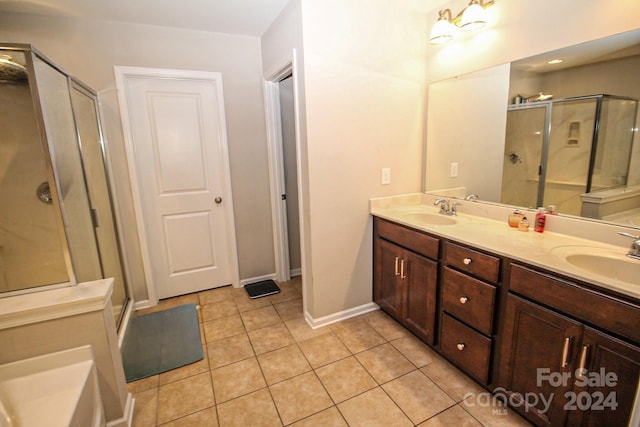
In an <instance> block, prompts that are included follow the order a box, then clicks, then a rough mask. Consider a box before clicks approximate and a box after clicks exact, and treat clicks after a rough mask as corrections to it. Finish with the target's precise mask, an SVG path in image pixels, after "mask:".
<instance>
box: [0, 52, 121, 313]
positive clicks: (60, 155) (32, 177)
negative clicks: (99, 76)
mask: <svg viewBox="0 0 640 427" xmlns="http://www.w3.org/2000/svg"><path fill="white" fill-rule="evenodd" d="M103 148H104V147H103V140H102V133H101V128H100V121H99V115H98V109H97V99H96V94H95V92H93V91H92V90H91V89H90V88H89V87H87V86H86V85H84V84H83V83H81V82H80V81H78V80H77V79H76V78H74V77H73V76H70V75H68V74H67V73H66V72H64V71H63V70H62V69H61V68H60V67H58V66H57V65H56V64H55V63H53V62H52V61H51V60H49V59H48V58H46V57H45V56H44V55H43V54H42V53H40V52H39V51H37V50H36V49H35V48H33V47H32V46H31V45H28V44H0V297H6V296H12V295H16V294H22V293H28V292H34V291H40V290H46V289H51V288H56V287H62V286H73V285H75V284H76V283H80V282H87V281H92V280H97V279H102V278H107V277H113V278H114V289H113V294H112V306H113V308H114V318H115V320H116V324H119V321H120V319H121V317H122V314H123V312H124V308H125V306H126V304H127V301H128V296H127V291H126V289H127V287H126V283H125V277H124V274H123V269H122V262H121V258H120V252H119V244H118V240H117V232H116V226H115V221H114V216H113V209H112V203H111V198H110V191H109V181H108V178H107V175H106V170H105V157H104V150H103Z"/></svg>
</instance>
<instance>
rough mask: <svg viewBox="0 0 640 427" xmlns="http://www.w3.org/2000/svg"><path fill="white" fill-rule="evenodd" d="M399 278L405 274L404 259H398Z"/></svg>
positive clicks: (402, 277)
mask: <svg viewBox="0 0 640 427" xmlns="http://www.w3.org/2000/svg"><path fill="white" fill-rule="evenodd" d="M400 278H401V279H406V278H407V276H406V275H405V274H404V260H400Z"/></svg>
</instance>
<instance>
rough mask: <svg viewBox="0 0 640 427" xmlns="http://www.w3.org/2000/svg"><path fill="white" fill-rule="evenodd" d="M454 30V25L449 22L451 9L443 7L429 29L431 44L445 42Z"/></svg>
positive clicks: (449, 38) (450, 37)
mask: <svg viewBox="0 0 640 427" xmlns="http://www.w3.org/2000/svg"><path fill="white" fill-rule="evenodd" d="M455 31H456V28H455V26H454V25H453V24H452V23H451V9H444V10H441V11H440V12H439V17H438V21H436V23H435V25H434V26H433V28H432V29H431V37H429V41H430V42H431V44H442V43H446V42H448V41H449V40H451V39H452V38H453V34H454V32H455Z"/></svg>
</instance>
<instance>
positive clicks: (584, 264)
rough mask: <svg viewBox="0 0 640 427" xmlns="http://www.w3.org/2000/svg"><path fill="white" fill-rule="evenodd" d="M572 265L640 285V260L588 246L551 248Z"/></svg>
mask: <svg viewBox="0 0 640 427" xmlns="http://www.w3.org/2000/svg"><path fill="white" fill-rule="evenodd" d="M552 253H554V254H556V255H558V256H561V257H562V258H564V260H565V261H566V262H567V263H569V264H571V265H572V266H573V267H576V268H579V269H580V270H584V271H586V272H589V273H591V274H595V275H598V276H602V277H606V278H608V279H613V280H618V281H621V282H625V283H629V284H632V285H636V286H640V260H636V259H632V258H629V257H627V256H626V252H625V251H622V250H621V251H614V250H609V249H602V248H596V247H590V246H561V247H558V248H555V249H553V250H552Z"/></svg>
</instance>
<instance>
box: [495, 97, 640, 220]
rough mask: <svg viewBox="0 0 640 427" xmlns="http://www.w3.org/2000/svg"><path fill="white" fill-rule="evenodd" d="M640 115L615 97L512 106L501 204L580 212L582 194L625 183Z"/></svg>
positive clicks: (625, 100)
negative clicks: (552, 206)
mask: <svg viewBox="0 0 640 427" xmlns="http://www.w3.org/2000/svg"><path fill="white" fill-rule="evenodd" d="M637 113H638V100H636V99H631V98H626V97H620V96H611V95H592V96H581V97H574V98H565V99H559V100H553V101H541V102H533V103H529V104H517V105H512V106H510V107H509V109H508V111H507V130H506V139H505V152H504V155H505V161H504V170H503V174H502V191H501V200H500V202H501V203H505V204H509V205H515V206H525V207H532V208H535V207H538V206H544V207H547V206H549V205H555V206H556V207H557V210H558V211H560V212H562V213H566V214H570V215H580V214H581V211H582V202H581V197H580V196H581V195H583V194H585V193H591V192H596V191H600V190H606V189H610V188H616V187H622V186H625V185H626V184H627V177H628V174H629V163H630V158H631V152H632V151H631V150H632V144H633V137H634V132H635V131H634V129H635V126H636V117H637Z"/></svg>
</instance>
